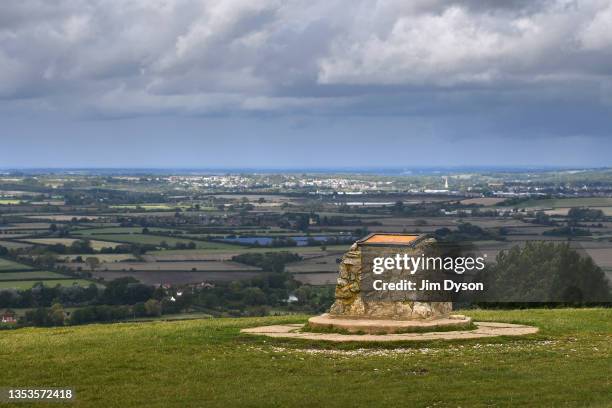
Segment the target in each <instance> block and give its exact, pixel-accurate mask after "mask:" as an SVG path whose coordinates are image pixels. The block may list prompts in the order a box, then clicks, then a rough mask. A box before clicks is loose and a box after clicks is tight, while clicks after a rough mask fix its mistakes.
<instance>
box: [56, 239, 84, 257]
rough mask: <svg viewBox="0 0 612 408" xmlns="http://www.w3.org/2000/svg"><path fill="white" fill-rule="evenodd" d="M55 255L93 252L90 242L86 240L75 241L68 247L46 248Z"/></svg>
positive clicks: (58, 245) (62, 245)
mask: <svg viewBox="0 0 612 408" xmlns="http://www.w3.org/2000/svg"><path fill="white" fill-rule="evenodd" d="M46 249H47V250H48V251H51V252H54V253H56V254H93V253H94V252H95V251H94V250H93V248H92V247H91V242H89V240H87V239H77V240H76V241H73V242H72V243H71V244H70V245H64V244H53V245H49V246H47V248H46Z"/></svg>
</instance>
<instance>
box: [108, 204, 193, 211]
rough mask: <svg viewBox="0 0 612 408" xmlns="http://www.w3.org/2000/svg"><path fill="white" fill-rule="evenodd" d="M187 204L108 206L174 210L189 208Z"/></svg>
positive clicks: (126, 208)
mask: <svg viewBox="0 0 612 408" xmlns="http://www.w3.org/2000/svg"><path fill="white" fill-rule="evenodd" d="M189 207H191V205H189V204H180V203H177V204H172V203H159V204H121V205H111V206H110V208H115V209H123V210H136V209H143V210H145V211H152V210H174V209H175V208H189Z"/></svg>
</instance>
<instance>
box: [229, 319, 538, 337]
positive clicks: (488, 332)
mask: <svg viewBox="0 0 612 408" xmlns="http://www.w3.org/2000/svg"><path fill="white" fill-rule="evenodd" d="M474 324H475V325H476V326H477V329H475V330H458V331H445V332H429V333H398V334H363V335H360V334H338V333H310V332H300V331H299V330H300V328H301V327H303V325H302V324H279V325H273V326H260V327H253V328H249V329H242V330H241V331H240V332H241V333H246V334H253V335H260V336H268V337H276V338H291V339H306V340H323V341H333V342H345V341H422V340H456V339H478V338H486V337H496V336H524V335H527V334H533V333H537V332H538V328H537V327H533V326H525V325H522V324H511V323H494V322H474Z"/></svg>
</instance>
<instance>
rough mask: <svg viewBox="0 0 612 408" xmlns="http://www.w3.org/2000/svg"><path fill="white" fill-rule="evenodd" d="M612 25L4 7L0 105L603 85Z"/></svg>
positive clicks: (241, 5)
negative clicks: (23, 101)
mask: <svg viewBox="0 0 612 408" xmlns="http://www.w3.org/2000/svg"><path fill="white" fill-rule="evenodd" d="M611 19H612V6H610V5H609V3H608V2H605V1H598V0H592V1H579V2H576V3H574V2H566V1H562V0H558V1H544V2H541V3H537V4H536V3H534V2H521V1H519V2H503V5H502V4H501V3H498V2H473V1H458V2H455V3H448V2H443V1H438V0H435V1H426V0H420V1H414V2H404V1H389V0H380V1H377V2H372V1H368V0H363V1H358V0H355V1H348V0H346V1H342V0H325V1H312V2H301V1H296V0H293V1H280V0H232V1H229V0H215V1H212V0H211V1H206V2H202V1H197V0H184V1H180V2H173V1H166V0H131V1H116V2H115V1H112V2H111V1H102V0H63V1H58V2H57V4H54V6H53V7H52V6H50V5H49V3H48V2H46V1H44V0H27V1H21V2H2V3H1V4H0V65H1V66H2V69H1V70H0V98H4V99H5V100H11V99H15V100H16V99H23V98H37V99H38V100H39V102H41V101H42V102H44V103H43V105H50V106H55V107H56V108H57V109H64V110H68V111H73V112H82V111H84V112H93V113H100V114H112V115H115V114H126V115H130V114H133V115H141V114H155V113H158V112H185V113H194V112H195V113H202V114H205V113H215V114H218V113H223V112H228V113H235V112H265V111H270V112H277V113H279V112H280V113H282V112H283V110H287V111H291V112H295V111H297V110H300V109H303V110H304V111H312V110H315V111H318V112H324V111H326V110H329V111H332V112H335V111H338V110H342V109H347V110H350V109H351V106H357V107H359V109H367V108H368V106H371V105H372V104H374V105H375V107H376V109H378V110H379V111H380V110H384V106H383V107H382V108H381V106H380V105H381V104H383V105H384V99H385V98H384V96H385V95H386V93H387V92H389V86H390V85H394V86H405V87H421V91H422V87H427V88H428V89H430V90H431V91H432V92H434V93H435V92H440V91H445V90H448V89H453V88H461V87H464V86H466V85H469V86H477V87H485V88H490V89H497V90H500V89H501V88H503V87H507V89H509V90H514V89H516V88H517V87H518V88H520V87H525V88H527V89H532V88H533V86H534V84H538V83H540V82H542V83H551V82H552V83H558V84H560V86H563V84H564V82H566V81H568V80H570V81H574V82H575V81H589V82H590V83H593V84H595V85H598V84H600V81H602V79H601V77H602V76H609V72H610V67H611V66H612V58H611V57H610V53H609V51H610V46H611V44H612V28H611V27H612V23H611V22H610V20H611ZM507 84H509V85H507ZM594 88H597V92H600V91H601V89H602V88H601V87H600V86H599V87H598V86H595V87H594ZM570 96H571V95H570ZM406 98H407V100H406V101H407V102H410V103H415V101H416V103H418V100H417V99H415V97H414V96H413V95H411V94H408V95H407V96H406ZM447 99H449V98H447ZM450 99H452V98H450ZM381 100H383V101H382V102H381ZM406 101H405V102H406ZM457 103H460V102H457ZM369 104H370V105H369Z"/></svg>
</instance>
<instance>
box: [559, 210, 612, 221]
mask: <svg viewBox="0 0 612 408" xmlns="http://www.w3.org/2000/svg"><path fill="white" fill-rule="evenodd" d="M567 218H568V220H569V221H570V222H580V221H605V219H606V215H605V214H604V212H603V211H602V210H597V209H593V208H578V207H577V208H571V209H570V210H569V211H568V213H567Z"/></svg>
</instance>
